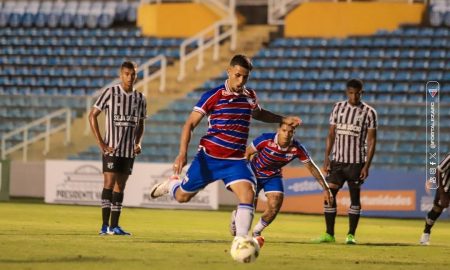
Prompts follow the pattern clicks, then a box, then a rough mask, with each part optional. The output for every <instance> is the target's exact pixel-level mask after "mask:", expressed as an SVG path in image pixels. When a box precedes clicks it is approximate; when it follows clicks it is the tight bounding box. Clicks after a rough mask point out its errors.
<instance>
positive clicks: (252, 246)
mask: <svg viewBox="0 0 450 270" xmlns="http://www.w3.org/2000/svg"><path fill="white" fill-rule="evenodd" d="M230 254H231V257H232V258H233V260H235V261H237V262H240V263H251V262H254V261H255V260H256V258H258V255H259V245H258V242H257V241H256V240H255V239H254V238H252V237H250V236H236V237H235V238H234V240H233V243H231V249H230Z"/></svg>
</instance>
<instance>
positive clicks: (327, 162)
mask: <svg viewBox="0 0 450 270" xmlns="http://www.w3.org/2000/svg"><path fill="white" fill-rule="evenodd" d="M321 170H322V172H323V173H324V174H326V175H329V174H330V170H331V167H330V158H326V159H325V160H324V161H323V165H322V168H321Z"/></svg>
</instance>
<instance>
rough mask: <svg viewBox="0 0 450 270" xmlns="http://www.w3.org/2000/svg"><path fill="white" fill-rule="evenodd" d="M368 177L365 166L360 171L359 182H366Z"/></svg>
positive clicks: (367, 170)
mask: <svg viewBox="0 0 450 270" xmlns="http://www.w3.org/2000/svg"><path fill="white" fill-rule="evenodd" d="M368 176H369V168H368V167H366V166H364V167H363V168H362V169H361V173H360V174H359V179H360V180H361V181H364V180H366V178H367V177H368Z"/></svg>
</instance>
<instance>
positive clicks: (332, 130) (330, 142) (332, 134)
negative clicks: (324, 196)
mask: <svg viewBox="0 0 450 270" xmlns="http://www.w3.org/2000/svg"><path fill="white" fill-rule="evenodd" d="M335 138H336V125H330V127H329V128H328V136H327V141H326V145H325V158H324V160H323V167H322V171H323V172H327V173H328V172H329V171H330V154H331V150H332V149H333V146H334V139H335Z"/></svg>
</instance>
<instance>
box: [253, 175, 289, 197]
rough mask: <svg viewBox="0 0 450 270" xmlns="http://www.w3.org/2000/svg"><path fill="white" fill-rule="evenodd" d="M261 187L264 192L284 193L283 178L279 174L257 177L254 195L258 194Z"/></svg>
mask: <svg viewBox="0 0 450 270" xmlns="http://www.w3.org/2000/svg"><path fill="white" fill-rule="evenodd" d="M262 189H264V193H271V192H278V193H284V187H283V180H282V178H281V177H280V176H275V177H271V178H258V179H257V185H256V195H258V193H259V192H260V191H261V190H262Z"/></svg>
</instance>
